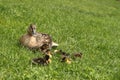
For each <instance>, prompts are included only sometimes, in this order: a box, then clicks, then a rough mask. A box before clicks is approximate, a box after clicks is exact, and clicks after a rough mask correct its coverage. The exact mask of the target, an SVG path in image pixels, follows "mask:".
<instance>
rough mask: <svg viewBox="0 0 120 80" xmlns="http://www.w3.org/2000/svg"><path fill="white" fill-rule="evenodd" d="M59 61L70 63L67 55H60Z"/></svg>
mask: <svg viewBox="0 0 120 80" xmlns="http://www.w3.org/2000/svg"><path fill="white" fill-rule="evenodd" d="M61 62H65V63H67V64H71V59H70V58H69V57H68V56H64V57H62V60H61Z"/></svg>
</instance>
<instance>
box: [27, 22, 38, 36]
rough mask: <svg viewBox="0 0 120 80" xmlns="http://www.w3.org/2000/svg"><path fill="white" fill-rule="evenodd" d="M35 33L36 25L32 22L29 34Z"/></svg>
mask: <svg viewBox="0 0 120 80" xmlns="http://www.w3.org/2000/svg"><path fill="white" fill-rule="evenodd" d="M35 33H36V25H34V24H30V26H29V27H28V34H30V35H34V34H35Z"/></svg>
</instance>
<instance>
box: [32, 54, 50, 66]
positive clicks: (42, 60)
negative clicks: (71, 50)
mask: <svg viewBox="0 0 120 80" xmlns="http://www.w3.org/2000/svg"><path fill="white" fill-rule="evenodd" d="M49 63H51V59H50V56H49V55H45V56H44V57H43V58H34V59H33V60H32V64H38V65H47V64H49Z"/></svg>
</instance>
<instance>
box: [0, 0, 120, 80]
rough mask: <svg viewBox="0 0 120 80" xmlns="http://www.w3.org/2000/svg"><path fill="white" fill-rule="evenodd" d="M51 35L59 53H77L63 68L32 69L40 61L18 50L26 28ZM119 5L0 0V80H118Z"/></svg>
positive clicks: (87, 0) (100, 0) (91, 0)
mask: <svg viewBox="0 0 120 80" xmlns="http://www.w3.org/2000/svg"><path fill="white" fill-rule="evenodd" d="M31 23H34V24H36V25H37V31H38V32H43V33H48V34H50V35H52V37H53V40H54V41H55V42H57V43H59V45H60V46H59V47H58V49H62V50H64V51H66V52H68V53H71V54H72V53H73V52H82V53H83V57H82V58H81V59H77V60H76V61H73V62H72V64H69V65H68V64H64V63H61V62H60V60H59V56H53V58H52V63H51V64H50V65H48V66H33V65H31V64H30V62H29V61H30V60H31V59H32V58H34V57H38V56H41V53H40V52H36V53H35V54H34V53H33V52H32V51H30V50H29V49H27V48H24V47H22V46H20V45H19V41H18V40H19V38H20V36H21V35H23V34H24V33H26V29H27V27H28V26H29V24H31ZM119 74H120V1H116V0H0V80H120V75H119Z"/></svg>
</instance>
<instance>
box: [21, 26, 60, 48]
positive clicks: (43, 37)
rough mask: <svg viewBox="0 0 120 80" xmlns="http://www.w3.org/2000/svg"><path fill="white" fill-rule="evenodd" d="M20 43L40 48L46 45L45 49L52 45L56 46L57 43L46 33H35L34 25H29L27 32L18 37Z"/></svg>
mask: <svg viewBox="0 0 120 80" xmlns="http://www.w3.org/2000/svg"><path fill="white" fill-rule="evenodd" d="M20 43H21V44H22V45H24V46H26V47H28V48H34V49H41V48H42V46H43V45H46V46H47V47H46V49H51V48H52V46H58V44H56V43H54V42H53V41H52V38H51V36H50V35H48V34H43V33H37V32H36V26H35V25H32V24H31V25H30V27H29V28H28V33H27V34H25V35H23V36H22V37H21V38H20Z"/></svg>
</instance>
